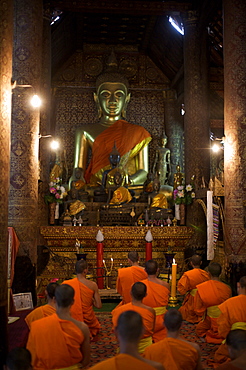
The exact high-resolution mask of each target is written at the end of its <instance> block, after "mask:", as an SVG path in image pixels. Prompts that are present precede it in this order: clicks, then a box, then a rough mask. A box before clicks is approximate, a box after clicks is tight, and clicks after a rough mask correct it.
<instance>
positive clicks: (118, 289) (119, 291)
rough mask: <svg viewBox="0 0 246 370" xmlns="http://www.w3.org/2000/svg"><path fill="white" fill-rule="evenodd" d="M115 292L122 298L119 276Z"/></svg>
mask: <svg viewBox="0 0 246 370" xmlns="http://www.w3.org/2000/svg"><path fill="white" fill-rule="evenodd" d="M116 290H117V292H118V293H119V294H120V295H121V296H122V286H121V283H120V278H119V276H118V277H117V281H116Z"/></svg>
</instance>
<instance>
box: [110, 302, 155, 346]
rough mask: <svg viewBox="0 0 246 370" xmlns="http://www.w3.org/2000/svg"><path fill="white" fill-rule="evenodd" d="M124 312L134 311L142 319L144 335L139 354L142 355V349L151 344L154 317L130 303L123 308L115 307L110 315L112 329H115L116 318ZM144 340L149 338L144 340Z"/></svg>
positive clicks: (146, 310) (145, 309) (147, 311)
mask: <svg viewBox="0 0 246 370" xmlns="http://www.w3.org/2000/svg"><path fill="white" fill-rule="evenodd" d="M126 311H135V312H138V313H139V314H140V316H141V317H142V319H143V325H144V329H145V331H144V334H143V336H142V339H145V340H144V341H142V342H141V341H140V346H139V347H138V348H139V352H140V353H142V352H143V351H144V349H145V348H146V347H147V346H148V345H151V344H152V335H153V326H154V321H155V316H154V314H153V313H152V312H150V311H149V310H148V309H147V308H144V307H139V306H135V305H133V304H132V303H127V304H124V305H123V306H120V307H116V308H115V309H114V310H113V311H112V312H111V313H112V321H113V328H115V327H117V323H118V318H119V316H120V314H122V312H126ZM146 338H149V339H147V340H146Z"/></svg>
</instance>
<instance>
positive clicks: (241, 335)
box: [226, 329, 246, 351]
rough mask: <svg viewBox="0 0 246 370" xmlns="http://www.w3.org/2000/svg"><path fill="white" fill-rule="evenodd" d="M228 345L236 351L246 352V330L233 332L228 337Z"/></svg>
mask: <svg viewBox="0 0 246 370" xmlns="http://www.w3.org/2000/svg"><path fill="white" fill-rule="evenodd" d="M226 344H227V345H228V346H230V347H232V348H233V349H235V350H236V351H243V350H246V330H242V329H235V330H231V331H230V332H229V334H228V335H227V337H226Z"/></svg>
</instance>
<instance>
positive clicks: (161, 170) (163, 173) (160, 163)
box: [153, 132, 171, 185]
mask: <svg viewBox="0 0 246 370" xmlns="http://www.w3.org/2000/svg"><path fill="white" fill-rule="evenodd" d="M166 144H167V136H166V134H165V132H164V134H163V137H162V138H161V140H160V146H159V147H158V149H157V150H156V154H155V161H154V165H153V173H156V174H157V175H158V177H159V181H160V184H161V185H165V184H168V181H169V179H170V176H171V163H170V150H169V149H168V148H166V147H165V146H166Z"/></svg>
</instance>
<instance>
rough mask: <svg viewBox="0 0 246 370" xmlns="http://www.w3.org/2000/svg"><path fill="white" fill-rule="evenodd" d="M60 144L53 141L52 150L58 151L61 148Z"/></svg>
mask: <svg viewBox="0 0 246 370" xmlns="http://www.w3.org/2000/svg"><path fill="white" fill-rule="evenodd" d="M59 146H60V145H59V142H58V141H57V140H53V141H52V142H51V144H50V147H51V149H53V150H56V149H58V148H59Z"/></svg>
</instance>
